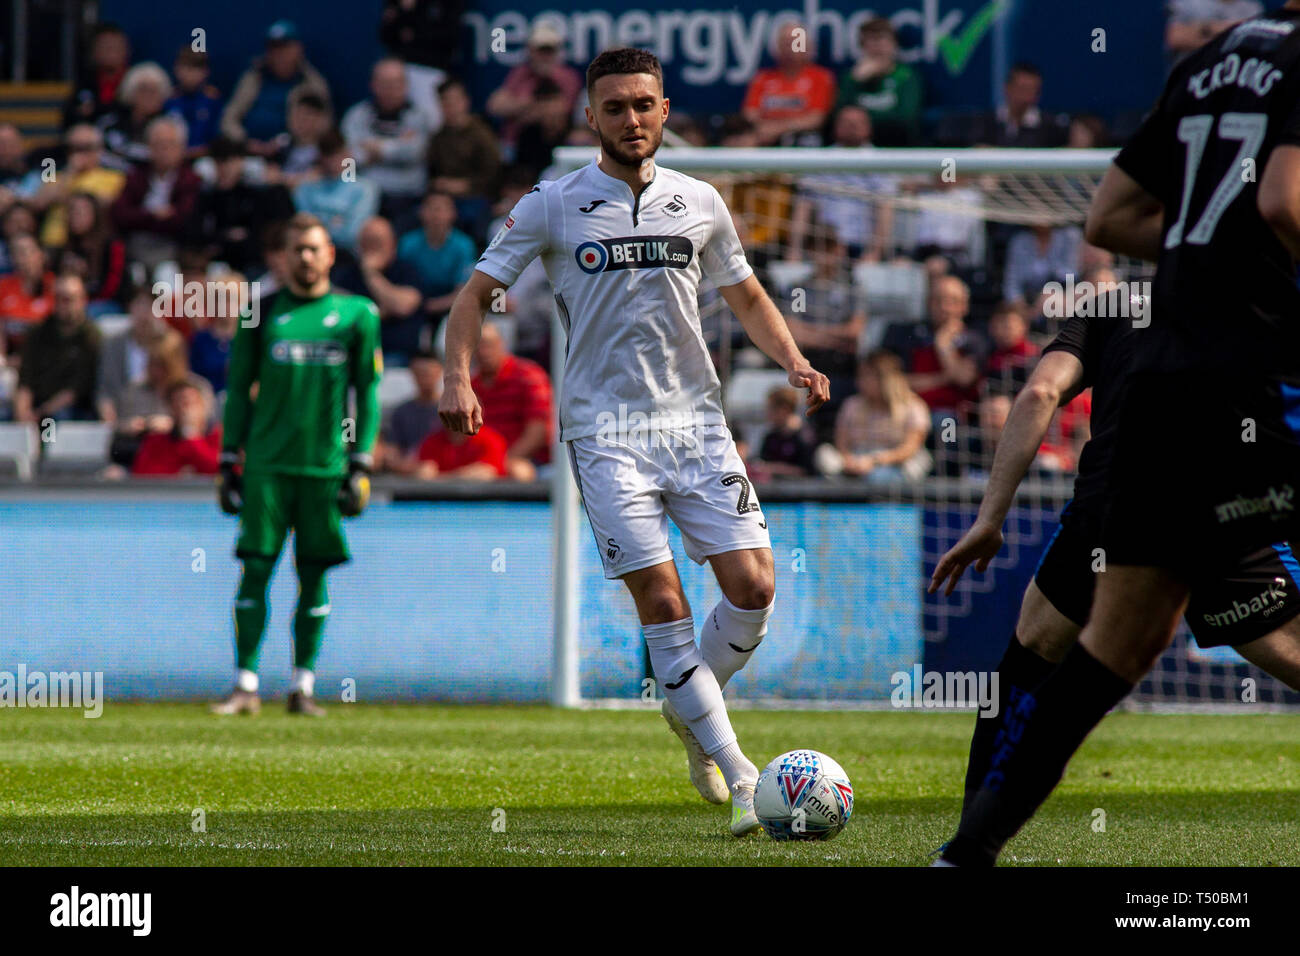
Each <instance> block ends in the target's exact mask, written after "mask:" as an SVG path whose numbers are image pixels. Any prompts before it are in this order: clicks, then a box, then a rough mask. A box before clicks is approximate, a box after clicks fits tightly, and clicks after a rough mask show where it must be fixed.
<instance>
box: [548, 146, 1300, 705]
mask: <svg viewBox="0 0 1300 956" xmlns="http://www.w3.org/2000/svg"><path fill="white" fill-rule="evenodd" d="M1113 155H1114V154H1113V152H1112V151H1110V150H1071V149H1056V150H997V149H968V150H935V149H914V150H895V149H890V150H886V149H858V150H853V149H837V148H828V149H743V150H741V149H696V148H669V147H665V148H664V149H662V150H661V152H660V153H659V155H658V161H659V162H660V163H661V164H662V165H664V166H666V167H670V168H673V169H677V170H680V171H682V172H686V173H688V174H690V175H693V176H697V177H699V178H702V179H705V180H707V181H709V182H711V183H712V184H713V185H715V186H716V187H717V189H718V190H719V192H720V193H721V195H722V196H723V198H724V199H725V200H726V202H727V204H728V206H729V208H730V209H731V211H732V214H733V218H734V219H735V221H736V226H737V230H738V233H739V235H740V237H741V240H742V242H743V243H744V246H745V250H746V254H747V256H748V257H749V259H750V262H751V264H753V266H754V267H755V271H756V273H757V274H758V276H759V278H760V280H761V281H762V282H763V285H764V287H765V288H766V289H767V290H768V292H769V294H770V295H771V296H772V298H773V300H774V301H776V302H777V304H778V305H779V306H780V307H781V309H782V311H783V313H784V314H786V315H787V317H788V318H789V319H791V320H792V322H791V324H792V327H793V326H794V325H795V324H796V323H802V324H803V325H805V326H807V327H810V328H811V329H812V331H809V330H808V329H805V335H807V336H808V337H809V338H808V341H810V342H815V343H816V342H822V341H823V339H822V338H820V337H818V336H819V333H818V332H817V331H816V330H817V329H825V328H826V327H828V326H836V325H838V326H839V327H840V332H839V337H838V338H832V339H827V340H825V341H826V342H829V343H834V348H835V349H838V351H839V353H841V354H840V355H839V356H838V357H837V358H836V359H835V361H836V363H837V366H836V367H837V369H838V374H837V375H835V376H833V379H834V382H833V399H834V404H835V405H837V406H839V405H840V404H841V403H842V399H843V398H844V397H845V396H846V395H848V394H852V393H853V392H855V391H856V388H857V385H856V380H857V377H856V374H855V371H856V365H857V362H858V360H859V359H861V358H864V357H866V356H867V355H870V354H872V353H874V352H877V351H878V350H885V351H889V352H893V353H895V354H897V353H899V352H901V351H905V350H906V349H907V348H909V343H912V342H914V341H916V340H915V339H914V338H912V337H910V336H911V335H912V333H913V330H915V329H917V328H918V327H919V326H921V325H923V324H924V323H926V321H927V316H928V314H929V306H928V297H929V294H930V290H931V289H932V288H933V287H934V284H935V282H936V279H938V277H941V276H954V277H956V278H957V279H959V280H960V281H961V285H962V286H964V287H965V289H966V290H967V291H968V310H969V311H968V316H967V318H966V324H967V327H968V329H969V330H970V337H971V342H972V343H973V344H972V348H973V349H974V350H975V351H974V353H973V354H978V356H979V368H980V376H979V379H978V381H977V382H976V383H975V384H974V385H972V386H971V387H969V388H963V389H960V390H955V391H956V392H957V394H953V395H952V396H949V401H948V404H949V405H950V406H951V407H950V408H946V409H941V410H935V411H932V416H931V421H930V433H929V437H928V438H927V442H926V446H925V448H924V449H922V450H921V452H919V453H918V454H917V455H915V456H913V458H912V459H910V460H909V461H908V462H907V463H905V464H904V466H903V467H902V468H901V469H899V473H898V474H893V473H889V474H886V475H884V476H876V480H868V479H865V478H863V477H860V476H851V475H849V474H846V473H845V471H846V470H851V469H845V461H844V458H843V455H839V454H837V453H836V450H835V446H836V438H837V436H836V425H835V420H834V416H833V415H832V416H821V418H822V421H821V423H820V424H818V425H817V426H816V428H815V429H814V438H813V444H814V445H815V446H817V447H816V453H815V454H814V455H813V457H812V459H811V461H806V462H805V464H806V466H807V468H808V470H809V471H810V472H811V474H809V475H807V476H805V477H795V476H787V475H778V474H766V473H765V471H764V467H763V465H762V464H761V463H759V464H758V465H757V467H753V468H751V472H752V474H753V477H754V478H755V481H756V482H757V483H758V493H759V496H760V497H761V498H762V500H763V503H764V511H765V513H767V514H769V515H770V521H769V523H770V525H771V533H772V537H773V551H774V555H775V561H776V567H777V578H778V580H777V592H778V599H777V610H776V615H775V617H774V618H773V621H772V625H771V630H770V636H769V639H768V640H767V641H766V642H765V644H764V647H763V650H762V652H761V653H760V654H758V655H755V659H754V661H753V662H752V664H751V665H750V666H749V667H747V668H746V669H745V670H744V671H742V672H741V673H740V674H738V675H737V677H736V678H735V679H734V681H733V683H732V684H731V685H729V687H728V691H727V693H728V698H729V699H731V700H733V701H747V702H750V703H755V704H760V703H768V702H775V703H778V704H783V705H803V704H809V705H814V706H867V707H870V706H879V707H888V706H891V705H893V706H900V703H899V701H900V699H902V698H903V697H906V696H907V693H910V692H911V684H912V683H913V682H914V681H915V680H916V678H918V677H920V676H922V675H923V674H924V675H929V674H940V675H942V674H953V673H958V674H960V673H965V672H980V671H984V672H987V671H989V670H991V669H992V668H993V667H994V666H995V665H996V662H997V660H998V658H999V657H1000V655H1001V652H1002V649H1003V648H1004V647H1005V644H1006V641H1007V640H1008V638H1009V637H1010V635H1011V633H1012V628H1013V627H1014V624H1015V619H1016V614H1017V612H1018V610H1019V605H1020V598H1021V595H1022V594H1023V592H1024V589H1025V586H1026V585H1027V583H1028V581H1029V580H1030V579H1031V578H1032V576H1033V573H1034V570H1035V568H1036V566H1037V562H1038V559H1039V556H1040V555H1041V554H1042V552H1043V551H1044V549H1045V547H1046V545H1047V543H1048V541H1049V540H1050V538H1051V536H1052V534H1053V532H1054V531H1055V529H1056V525H1057V516H1058V514H1059V513H1060V510H1061V508H1062V507H1063V506H1064V505H1065V504H1066V502H1067V501H1069V499H1070V497H1071V488H1072V483H1073V476H1074V470H1075V467H1076V464H1077V461H1078V454H1079V450H1080V448H1081V447H1082V444H1083V442H1084V441H1085V440H1086V439H1087V419H1088V411H1089V403H1088V396H1087V395H1085V396H1081V397H1080V398H1079V399H1076V400H1075V401H1074V402H1072V403H1071V404H1070V405H1069V406H1067V407H1066V408H1064V409H1062V410H1061V411H1060V412H1059V413H1058V415H1057V416H1056V418H1055V419H1054V421H1053V423H1052V428H1051V430H1050V432H1049V435H1048V438H1047V440H1046V441H1045V442H1044V444H1043V446H1042V448H1041V449H1040V453H1039V455H1038V458H1037V460H1036V461H1035V463H1034V467H1033V469H1032V471H1031V473H1030V476H1029V478H1028V479H1027V480H1026V482H1025V483H1024V485H1023V486H1022V488H1021V490H1020V493H1019V495H1018V498H1017V501H1016V505H1015V507H1014V508H1013V510H1012V512H1011V514H1010V516H1009V518H1008V520H1007V523H1006V526H1005V528H1004V535H1005V545H1004V547H1003V550H1002V552H1001V554H1000V555H999V556H998V557H997V558H996V559H995V560H994V561H993V562H992V565H991V566H990V568H989V570H988V571H987V573H985V574H976V573H974V572H973V571H968V572H967V574H966V575H965V576H964V577H963V579H962V581H961V583H960V584H959V585H958V587H957V589H956V590H955V592H954V593H953V594H952V595H951V596H948V597H944V596H942V595H935V596H931V595H927V594H925V588H924V585H925V582H926V581H927V580H928V576H929V574H930V572H931V571H932V570H933V568H934V566H935V564H936V562H937V561H938V559H939V558H940V557H941V556H942V554H943V553H944V552H945V551H947V550H948V548H950V547H951V546H952V545H953V544H954V543H956V541H957V540H958V539H959V538H960V537H961V535H962V534H963V533H964V532H965V531H966V529H967V528H968V527H969V526H970V524H971V521H972V519H973V517H974V515H975V512H976V509H977V508H978V506H979V502H980V499H981V496H982V494H983V489H984V486H985V483H986V481H987V475H988V468H989V464H990V462H991V458H992V454H993V451H994V449H995V448H996V443H997V439H998V433H999V430H1000V428H1001V424H1002V422H1003V421H1004V420H1005V417H1006V414H1007V412H1008V410H1009V408H1010V405H1011V401H1012V400H1013V399H1014V397H1015V395H1016V393H1017V392H1018V390H1019V389H1020V388H1021V387H1022V386H1023V384H1024V382H1025V380H1026V378H1027V376H1028V373H1029V371H1030V370H1031V369H1032V367H1033V362H1034V361H1035V355H1036V353H1037V351H1038V350H1039V349H1041V347H1042V346H1043V345H1045V344H1046V343H1047V342H1049V341H1050V340H1051V339H1052V337H1053V336H1054V335H1055V334H1056V332H1057V331H1058V329H1059V328H1060V326H1061V324H1062V323H1063V322H1064V321H1065V320H1066V318H1068V317H1069V315H1070V314H1072V312H1071V310H1073V309H1087V308H1100V307H1102V306H1103V305H1104V307H1106V308H1109V309H1110V310H1111V311H1109V312H1105V313H1096V314H1107V315H1119V316H1124V317H1127V316H1129V315H1130V314H1131V315H1132V317H1133V320H1134V321H1140V319H1141V317H1142V316H1143V315H1144V310H1145V308H1146V303H1147V300H1146V298H1145V297H1146V296H1147V295H1148V294H1149V279H1150V276H1151V269H1150V267H1149V266H1148V265H1147V264H1145V263H1140V262H1136V261H1131V260H1126V259H1123V258H1118V259H1117V258H1116V257H1114V256H1111V255H1110V254H1109V253H1106V252H1104V251H1103V250H1099V249H1095V248H1090V247H1088V246H1087V244H1086V243H1085V242H1084V241H1083V239H1082V229H1081V227H1082V225H1083V221H1084V217H1085V215H1086V212H1087V208H1088V204H1089V202H1090V200H1091V197H1092V194H1093V192H1094V191H1095V189H1096V187H1097V185H1098V183H1099V182H1100V180H1101V177H1102V175H1103V174H1104V172H1105V170H1106V167H1107V166H1108V165H1109V163H1110V160H1111V158H1112V156H1113ZM556 158H557V164H556V167H555V168H554V170H553V171H552V174H553V175H555V176H557V177H558V176H559V175H563V174H564V173H566V172H568V171H570V170H572V169H576V168H578V167H579V166H581V165H584V164H585V163H588V162H590V161H591V158H592V152H591V150H590V149H585V148H566V149H561V150H559V151H557V154H556ZM945 286H946V287H947V288H952V284H951V283H946V284H945ZM1008 301H1012V302H1014V303H1015V306H1016V307H1015V309H1014V310H1009V309H1008V308H1007V306H1006V303H1007V302H1008ZM700 309H701V319H702V324H703V326H704V331H705V336H706V340H707V342H708V344H709V347H710V349H711V351H712V352H713V355H714V360H715V363H716V365H717V368H718V374H719V377H720V379H721V380H722V384H723V395H724V401H725V405H726V411H727V416H728V420H729V423H730V425H731V429H732V432H733V434H734V435H735V437H736V438H737V440H738V442H741V443H743V444H744V445H745V446H746V447H747V450H748V455H747V460H749V461H751V462H753V461H754V460H755V459H757V458H759V457H760V456H761V453H762V450H763V449H764V443H765V439H766V438H767V437H768V434H769V432H770V430H771V429H772V427H773V426H772V424H771V422H772V421H773V420H775V419H774V416H777V417H779V412H777V411H774V410H773V402H777V403H778V404H779V400H778V399H774V398H773V397H772V396H773V391H774V390H775V389H779V388H780V387H781V386H782V385H783V384H784V381H785V375H784V373H783V372H782V371H781V370H780V369H779V368H777V367H776V366H775V365H774V364H773V363H771V362H770V361H768V360H767V359H766V358H765V357H764V356H763V355H762V354H761V353H760V352H759V351H758V350H757V349H755V348H754V347H753V345H752V344H751V343H749V341H748V339H747V338H746V336H745V335H744V332H743V329H741V328H740V325H739V323H738V322H737V320H736V319H735V317H734V316H733V315H732V314H731V312H730V310H729V309H728V308H727V306H726V304H725V302H723V300H722V298H721V297H720V296H719V295H718V293H717V291H716V290H715V289H712V288H710V287H709V286H708V285H707V283H706V284H705V285H704V286H702V288H701V292H700ZM1010 311H1014V312H1015V313H1016V316H1018V318H1017V317H1014V316H1010V315H1008V312H1010ZM846 323H847V324H846ZM846 329H847V330H849V331H848V332H846V331H845V330H846ZM846 335H848V336H850V337H851V343H849V344H847V345H846V344H845V336H846ZM554 338H555V348H556V354H555V359H556V362H557V363H559V362H562V358H563V334H562V332H560V331H559V330H558V328H557V334H556V335H555V337H554ZM1022 339H1023V341H1022ZM805 351H808V348H807V347H806V348H805ZM823 353H826V354H829V351H828V349H827V348H824V349H823ZM903 359H904V360H905V361H908V357H907V356H903ZM814 364H817V363H814ZM909 364H910V361H909ZM556 367H558V364H557V365H556ZM836 393H838V394H836ZM931 407H932V408H934V407H935V406H934V404H933V403H932V405H931ZM845 427H846V429H849V426H848V425H847V424H846V426H845ZM846 433H848V434H850V436H851V432H846ZM554 460H556V461H558V462H565V461H567V456H564V455H557V456H555V457H554ZM765 478H766V479H767V480H764V479H765ZM553 503H554V516H555V525H554V527H555V539H554V541H555V553H554V558H555V569H556V583H555V608H554V611H555V622H556V640H555V656H554V675H553V678H554V679H553V694H552V699H553V700H554V702H555V703H557V704H561V705H566V706H572V705H575V704H577V703H579V702H580V701H581V700H584V699H586V700H590V699H601V700H613V701H620V700H626V701H628V702H629V703H632V702H634V701H635V700H641V701H644V700H646V699H647V698H648V697H649V696H650V694H649V693H648V692H647V691H646V688H647V687H649V685H647V684H646V682H645V677H646V676H647V669H646V665H645V660H644V657H643V656H642V655H641V650H640V647H639V630H638V628H637V622H636V619H635V617H634V616H633V615H632V613H631V610H630V602H627V601H621V602H620V601H619V600H617V599H616V596H615V595H613V594H612V593H610V592H609V591H608V590H602V589H601V587H600V585H601V582H600V579H599V578H600V575H599V566H598V563H597V561H596V556H595V554H594V552H593V551H592V545H591V542H592V537H591V532H590V529H589V527H588V526H587V525H586V519H585V516H584V514H583V510H582V508H581V505H580V503H579V501H578V499H577V493H576V490H575V487H574V485H573V482H572V476H571V475H569V473H568V468H567V467H560V468H558V469H557V470H556V473H555V476H554V489H553ZM673 540H674V545H675V555H676V556H677V560H678V564H679V566H681V567H683V572H682V576H683V580H684V584H685V586H686V589H687V596H688V598H689V599H690V601H691V606H692V610H693V612H694V615H695V617H696V619H697V620H703V619H704V617H705V615H706V614H707V613H708V611H709V609H710V608H711V607H712V605H713V602H715V601H716V600H717V595H718V591H717V587H716V584H714V583H713V580H712V575H711V574H708V573H707V572H699V571H695V570H693V569H687V567H686V566H687V565H688V564H689V562H687V561H685V560H684V556H683V551H682V549H681V547H680V541H679V539H678V538H676V537H675V532H674V538H673ZM588 552H592V553H588ZM623 605H628V606H627V607H624V606H623ZM900 684H906V685H907V686H906V690H907V693H903V692H902V691H900ZM649 689H650V691H652V690H653V688H652V687H650V688H649ZM918 693H919V691H918ZM1130 702H1131V703H1133V704H1136V705H1139V706H1150V707H1153V708H1158V707H1165V706H1168V707H1174V708H1179V709H1188V708H1199V707H1204V706H1219V707H1223V708H1233V709H1235V710H1239V709H1241V708H1242V706H1243V704H1252V705H1255V706H1262V707H1295V706H1297V705H1300V697H1298V696H1297V695H1294V694H1292V693H1291V692H1290V691H1288V690H1287V689H1286V688H1285V687H1284V685H1282V684H1281V683H1280V682H1278V681H1276V680H1275V679H1273V678H1272V677H1270V676H1268V675H1267V674H1264V673H1262V672H1261V671H1259V670H1258V669H1256V668H1254V667H1252V666H1251V665H1249V664H1247V663H1246V662H1245V661H1243V660H1242V659H1241V658H1240V657H1239V656H1238V655H1237V654H1236V653H1235V652H1234V651H1232V650H1231V649H1230V648H1215V649H1211V650H1202V649H1200V648H1198V647H1197V645H1196V644H1195V642H1194V641H1193V640H1192V639H1191V637H1190V635H1189V634H1188V632H1187V630H1186V628H1185V626H1180V629H1179V632H1178V635H1177V636H1176V638H1175V640H1174V643H1173V645H1172V646H1171V648H1170V649H1169V650H1168V651H1167V652H1166V654H1165V655H1164V656H1163V658H1162V659H1161V660H1160V662H1159V664H1158V665H1157V666H1156V668H1155V669H1154V670H1153V671H1152V673H1151V675H1150V676H1149V677H1148V678H1147V679H1146V680H1145V681H1144V682H1143V683H1142V684H1141V686H1140V687H1139V688H1138V689H1137V691H1135V693H1134V694H1133V695H1132V696H1131V698H1130ZM955 703H960V702H959V701H958V702H955ZM909 705H910V704H908V703H904V704H902V705H901V706H909Z"/></svg>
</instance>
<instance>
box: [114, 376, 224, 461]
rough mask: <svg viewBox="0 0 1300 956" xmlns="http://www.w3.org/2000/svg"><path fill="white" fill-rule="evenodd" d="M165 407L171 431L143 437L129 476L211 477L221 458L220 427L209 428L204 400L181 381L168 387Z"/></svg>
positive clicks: (208, 411)
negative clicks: (167, 411)
mask: <svg viewBox="0 0 1300 956" xmlns="http://www.w3.org/2000/svg"><path fill="white" fill-rule="evenodd" d="M167 404H168V407H169V409H170V410H171V419H172V423H173V424H172V428H171V430H170V431H165V432H164V431H156V432H150V433H149V434H147V435H145V436H144V439H143V441H141V442H140V448H139V450H138V451H137V452H136V455H135V460H134V461H133V462H132V463H131V474H133V475H148V476H153V477H165V476H175V475H215V474H216V473H217V459H218V458H220V457H221V426H220V425H212V424H210V421H211V418H212V408H211V406H210V404H209V400H208V396H207V395H205V394H204V392H203V390H202V389H200V388H199V387H198V386H197V385H196V384H195V383H194V382H192V381H189V380H188V379H181V380H180V381H178V382H173V383H172V384H171V385H170V386H169V387H168V389H167Z"/></svg>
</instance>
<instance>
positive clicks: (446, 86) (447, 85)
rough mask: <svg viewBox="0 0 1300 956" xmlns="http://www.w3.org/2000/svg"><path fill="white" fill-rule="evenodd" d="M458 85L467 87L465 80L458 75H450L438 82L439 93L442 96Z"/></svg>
mask: <svg viewBox="0 0 1300 956" xmlns="http://www.w3.org/2000/svg"><path fill="white" fill-rule="evenodd" d="M458 86H459V87H460V88H461V89H462V90H464V89H465V88H466V87H465V81H464V80H462V79H461V78H460V77H458V76H449V77H447V78H446V79H445V80H443V81H442V82H441V83H439V84H438V95H439V96H441V95H442V94H443V93H446V92H447V91H448V90H454V89H455V88H456V87H458Z"/></svg>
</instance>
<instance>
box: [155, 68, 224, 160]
mask: <svg viewBox="0 0 1300 956" xmlns="http://www.w3.org/2000/svg"><path fill="white" fill-rule="evenodd" d="M172 72H173V73H174V74H175V75H176V86H175V88H174V89H173V92H172V95H171V97H170V98H169V99H168V100H167V102H166V103H164V104H163V110H164V111H165V112H167V113H172V114H174V115H176V116H179V117H180V118H181V119H183V120H184V121H185V128H186V129H187V130H189V140H188V141H187V144H186V145H187V146H188V147H189V155H190V157H191V158H193V157H195V156H198V155H201V154H202V153H203V152H204V151H205V150H206V148H207V145H208V144H209V143H211V142H212V141H213V140H214V139H216V137H217V134H218V132H220V130H221V94H220V93H218V92H217V88H216V87H215V86H213V85H212V84H211V83H209V82H208V77H209V76H210V75H211V70H210V68H209V66H208V55H207V53H205V52H203V51H202V50H195V49H194V48H193V47H191V46H189V45H186V46H183V47H181V48H180V50H179V51H178V52H177V54H176V62H175V63H174V64H172Z"/></svg>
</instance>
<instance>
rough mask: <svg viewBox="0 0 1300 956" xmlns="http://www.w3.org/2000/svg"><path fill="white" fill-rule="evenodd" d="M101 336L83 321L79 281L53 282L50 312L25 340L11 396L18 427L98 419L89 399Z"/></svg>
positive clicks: (72, 278) (67, 277) (92, 396)
mask: <svg viewBox="0 0 1300 956" xmlns="http://www.w3.org/2000/svg"><path fill="white" fill-rule="evenodd" d="M100 348H101V337H100V333H99V329H98V328H97V327H96V326H95V323H93V322H91V321H90V319H89V318H87V316H86V289H85V286H84V285H83V284H82V282H81V277H80V276H75V275H63V276H59V278H58V279H57V280H56V282H55V287H54V309H53V311H51V313H50V314H49V316H48V317H47V318H46V319H45V320H44V321H42V322H41V324H40V325H38V326H37V327H36V328H35V330H33V332H32V334H31V335H30V336H28V338H27V343H26V345H25V346H24V347H23V361H22V366H21V367H20V369H19V372H18V390H17V392H15V394H14V419H15V420H16V421H20V422H40V421H43V420H44V419H46V418H53V419H56V420H66V419H82V420H86V419H90V420H94V419H96V418H98V414H97V412H96V410H95V394H96V384H97V377H98V375H99V355H100Z"/></svg>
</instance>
